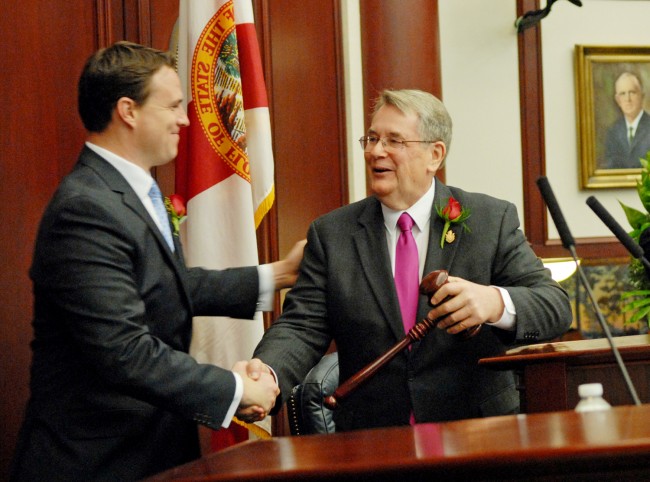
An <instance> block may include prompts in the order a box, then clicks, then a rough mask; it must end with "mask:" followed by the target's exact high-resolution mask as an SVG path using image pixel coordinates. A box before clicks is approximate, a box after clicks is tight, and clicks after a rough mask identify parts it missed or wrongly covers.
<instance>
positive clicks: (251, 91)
mask: <svg viewBox="0 0 650 482" xmlns="http://www.w3.org/2000/svg"><path fill="white" fill-rule="evenodd" d="M177 34H178V47H177V49H178V71H179V75H180V77H181V81H182V82H183V87H184V89H185V98H186V99H187V101H188V102H187V113H188V116H189V118H190V126H189V127H188V128H187V129H184V132H183V138H182V139H181V144H180V148H179V155H178V159H177V162H176V189H177V192H178V193H179V194H181V195H183V196H184V197H185V198H186V199H187V200H188V202H187V220H186V221H185V223H184V224H183V230H182V236H183V243H184V247H185V248H184V249H185V254H186V259H187V263H188V265H190V266H203V267H206V268H216V269H223V268H228V267H236V266H251V265H257V264H258V262H259V260H258V253H257V242H256V236H255V230H256V228H257V226H259V224H260V222H261V221H262V218H263V217H264V215H265V214H266V213H267V212H268V211H269V209H270V208H271V205H272V204H273V200H274V186H273V153H272V147H271V129H270V120H269V110H268V101H267V96H266V88H265V85H264V79H263V75H262V66H261V59H260V53H259V46H258V42H257V36H256V34H255V25H254V20H253V9H252V5H251V1H250V0H234V1H233V0H229V1H224V0H181V1H180V15H179V20H178V25H177ZM263 331H264V324H263V320H262V317H261V314H259V313H258V316H257V317H256V319H255V320H253V321H251V320H233V319H230V318H205V317H201V318H195V320H194V332H193V338H192V347H191V353H192V355H193V356H194V357H195V358H196V359H197V360H198V361H200V362H202V363H213V364H215V365H219V366H221V367H224V368H228V369H229V368H231V367H232V366H233V364H234V363H235V362H236V361H239V360H245V359H249V358H250V357H251V355H252V353H253V350H254V348H255V346H256V345H257V343H258V341H259V340H260V338H261V337H262V334H263ZM235 422H237V423H239V424H240V425H244V426H246V427H248V428H249V429H250V430H252V431H253V432H255V433H256V434H257V435H258V436H268V435H269V434H270V421H269V420H268V418H267V420H265V421H263V422H261V423H260V424H256V425H245V424H243V423H242V422H240V421H239V420H235ZM231 427H233V428H235V429H236V428H238V427H237V426H236V425H231ZM236 431H237V430H233V432H236ZM245 433H246V434H247V432H246V431H245ZM217 434H218V432H217ZM227 435H228V438H230V439H232V433H231V434H227ZM236 438H237V437H235V439H236ZM218 445H221V446H222V445H223V444H222V443H220V442H218Z"/></svg>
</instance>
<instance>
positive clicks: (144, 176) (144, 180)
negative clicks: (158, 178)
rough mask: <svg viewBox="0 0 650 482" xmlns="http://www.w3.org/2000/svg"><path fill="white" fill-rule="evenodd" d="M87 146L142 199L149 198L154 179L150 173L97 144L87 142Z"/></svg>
mask: <svg viewBox="0 0 650 482" xmlns="http://www.w3.org/2000/svg"><path fill="white" fill-rule="evenodd" d="M86 146H87V147H88V148H89V149H90V150H92V151H94V152H95V153H97V154H99V155H100V156H101V157H102V158H103V159H104V160H106V162H108V163H109V164H110V165H111V166H113V167H114V168H115V169H117V171H118V172H119V173H120V174H122V176H123V177H124V179H126V181H127V182H128V183H129V185H130V186H131V188H132V189H133V190H134V191H135V193H136V194H137V195H138V197H139V198H140V199H142V198H144V197H147V196H149V189H151V185H152V184H153V177H151V174H150V173H149V172H147V171H145V170H144V169H142V168H141V167H140V166H136V165H135V164H133V163H132V162H130V161H127V160H126V159H124V158H123V157H120V156H118V155H117V154H115V153H114V152H111V151H109V150H108V149H104V148H103V147H99V146H98V145H96V144H93V143H91V142H86Z"/></svg>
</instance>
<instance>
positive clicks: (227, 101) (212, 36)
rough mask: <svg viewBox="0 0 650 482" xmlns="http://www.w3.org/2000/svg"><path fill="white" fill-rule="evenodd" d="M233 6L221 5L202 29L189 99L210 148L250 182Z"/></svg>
mask: <svg viewBox="0 0 650 482" xmlns="http://www.w3.org/2000/svg"><path fill="white" fill-rule="evenodd" d="M235 27H236V25H235V16H234V6H233V3H232V2H227V3H226V4H224V5H223V6H222V7H221V8H220V9H219V10H218V11H217V12H216V13H215V14H214V15H213V16H212V18H211V19H210V21H209V22H208V23H207V24H206V26H205V28H204V29H203V31H202V32H201V36H200V37H199V39H198V41H197V43H196V48H195V49H194V55H193V57H192V70H191V72H192V74H191V77H192V79H191V90H192V99H193V101H194V104H195V109H196V112H197V115H198V118H199V121H200V124H201V128H202V130H203V133H204V134H205V137H206V139H207V140H208V142H209V143H210V146H211V147H212V149H213V150H214V151H215V152H216V153H217V155H218V156H219V158H220V159H221V160H222V161H223V162H225V163H226V164H227V165H228V166H229V167H230V168H231V169H232V170H233V171H234V172H235V173H236V174H237V175H239V176H240V177H241V178H243V179H244V180H245V181H246V182H248V183H250V182H251V176H250V165H249V161H248V156H247V154H246V124H245V121H244V101H243V96H242V88H241V73H240V67H239V52H238V48H237V34H236V29H235Z"/></svg>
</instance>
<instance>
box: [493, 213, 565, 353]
mask: <svg viewBox="0 0 650 482" xmlns="http://www.w3.org/2000/svg"><path fill="white" fill-rule="evenodd" d="M497 246H498V248H497V249H498V252H497V254H496V256H495V264H494V267H493V274H492V276H493V279H492V284H493V285H495V286H500V287H502V288H505V289H506V290H508V292H509V293H510V296H511V298H512V301H513V303H514V305H515V309H516V312H517V322H516V339H517V341H526V342H531V341H536V340H538V339H551V338H555V337H557V336H560V335H561V334H563V333H565V332H566V330H568V328H569V327H570V325H571V320H572V314H571V307H570V305H569V299H568V295H567V293H566V292H565V291H564V290H563V289H562V287H560V285H558V284H557V283H556V282H555V281H554V280H553V279H552V278H551V276H550V272H549V270H548V269H546V268H545V267H544V265H543V263H542V261H541V260H540V259H539V258H538V257H537V256H536V255H535V253H534V252H533V250H532V249H531V248H530V246H529V244H528V241H527V240H526V238H525V236H524V234H523V233H522V231H521V230H520V229H519V218H518V216H517V212H516V209H515V207H514V205H512V204H510V203H507V207H506V210H505V213H504V215H503V218H502V224H501V228H500V234H499V240H498V244H497Z"/></svg>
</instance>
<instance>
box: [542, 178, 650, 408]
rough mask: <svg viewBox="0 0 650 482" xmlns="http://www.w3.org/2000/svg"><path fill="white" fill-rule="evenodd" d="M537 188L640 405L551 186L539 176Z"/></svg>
mask: <svg viewBox="0 0 650 482" xmlns="http://www.w3.org/2000/svg"><path fill="white" fill-rule="evenodd" d="M537 187H538V188H539V191H540V193H541V194H542V197H543V198H544V202H545V203H546V206H547V207H548V210H549V212H550V213H551V217H552V218H553V223H555V227H556V228H557V231H558V233H559V235H560V239H561V240H562V246H564V247H565V248H566V249H568V250H569V252H570V253H571V256H572V257H573V260H574V261H575V263H576V268H577V271H578V276H579V277H580V281H582V284H583V285H584V287H585V290H586V291H587V295H588V296H589V299H590V300H591V304H592V305H593V307H594V311H595V312H596V318H597V319H598V322H599V323H600V327H601V328H602V330H603V332H604V333H605V336H606V337H607V341H608V342H609V346H610V347H611V349H612V353H614V358H615V359H616V364H617V365H618V368H619V370H620V371H621V375H623V379H624V380H625V385H626V386H627V389H628V391H629V392H630V395H631V396H632V400H634V404H635V405H641V400H639V396H638V395H637V393H636V389H635V388H634V385H633V384H632V380H631V379H630V375H629V374H628V372H627V368H625V364H624V363H623V359H622V358H621V354H620V352H619V351H618V348H617V347H616V345H615V344H614V339H613V338H612V333H611V331H610V330H609V326H608V325H607V322H606V321H605V317H604V316H603V312H602V311H601V310H600V307H599V306H598V302H597V301H596V297H595V296H594V292H593V291H592V289H591V286H589V281H588V280H587V276H586V275H585V273H584V271H583V270H582V267H581V266H580V263H579V262H578V254H577V253H576V246H575V241H574V239H573V236H572V235H571V231H569V226H568V225H567V223H566V221H565V220H564V216H563V215H562V211H561V210H560V205H559V204H558V203H557V200H556V199H555V195H554V194H553V190H552V189H551V185H550V184H549V182H548V179H547V178H546V176H541V177H540V178H538V179H537ZM592 209H593V208H592ZM621 231H622V229H621ZM626 234H627V233H626Z"/></svg>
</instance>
